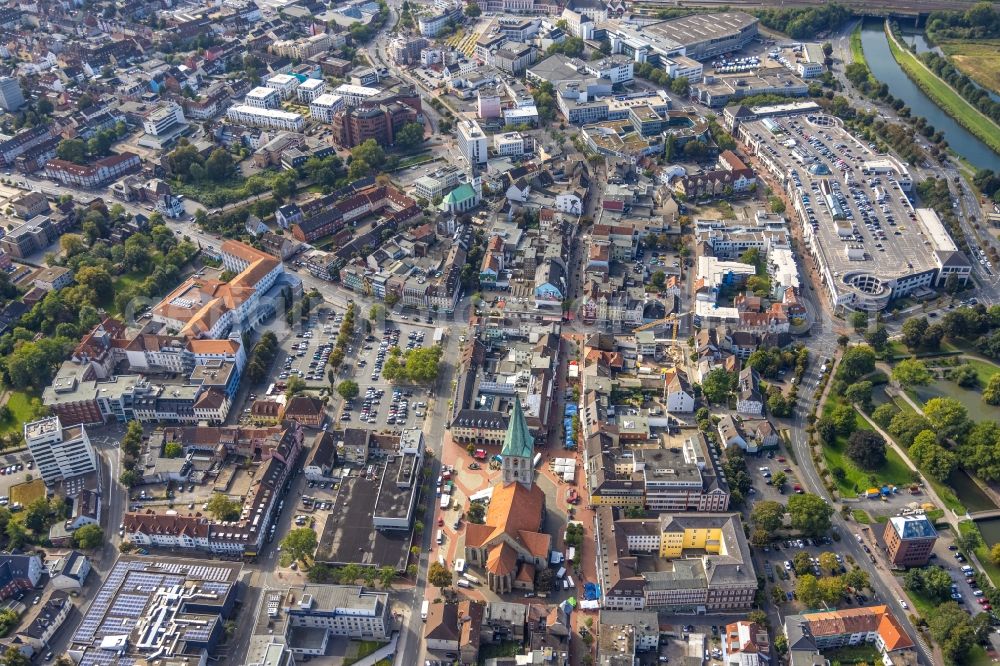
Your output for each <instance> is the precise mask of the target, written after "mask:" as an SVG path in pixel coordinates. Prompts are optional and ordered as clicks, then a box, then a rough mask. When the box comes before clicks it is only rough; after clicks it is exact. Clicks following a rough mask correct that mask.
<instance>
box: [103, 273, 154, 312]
mask: <svg viewBox="0 0 1000 666" xmlns="http://www.w3.org/2000/svg"><path fill="white" fill-rule="evenodd" d="M146 277H147V275H146V274H144V273H137V272H135V271H132V272H130V273H122V274H121V275H116V276H114V277H113V278H111V286H112V289H111V294H110V295H109V296H108V298H106V299H104V301H103V302H102V303H101V307H103V308H104V309H105V310H107V311H108V314H111V315H120V314H121V313H120V312H118V310H117V309H116V308H115V294H117V293H118V292H120V291H124V290H126V289H131V288H132V287H135V286H136V285H138V284H141V283H142V281H143V280H145V279H146Z"/></svg>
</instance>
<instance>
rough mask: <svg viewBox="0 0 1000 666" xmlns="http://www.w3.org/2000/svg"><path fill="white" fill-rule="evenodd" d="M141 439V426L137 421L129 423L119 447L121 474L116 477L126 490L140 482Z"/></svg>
mask: <svg viewBox="0 0 1000 666" xmlns="http://www.w3.org/2000/svg"><path fill="white" fill-rule="evenodd" d="M142 437H143V434H142V424H141V423H139V422H138V421H129V422H128V425H127V426H126V427H125V435H124V436H123V437H122V441H121V445H120V446H121V452H122V459H121V460H122V472H121V475H120V476H119V477H118V480H119V481H120V482H121V484H122V485H123V486H125V487H126V488H131V487H132V486H134V485H136V484H137V483H139V481H141V480H142V465H141V464H140V456H141V455H142Z"/></svg>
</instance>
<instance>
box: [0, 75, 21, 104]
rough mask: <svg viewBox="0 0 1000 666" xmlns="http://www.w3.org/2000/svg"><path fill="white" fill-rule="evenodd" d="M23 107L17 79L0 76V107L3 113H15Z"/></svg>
mask: <svg viewBox="0 0 1000 666" xmlns="http://www.w3.org/2000/svg"><path fill="white" fill-rule="evenodd" d="M22 106H24V93H23V92H21V84H20V83H18V81H17V79H14V78H11V77H9V76H0V107H3V109H4V111H17V110H18V109H20V108H21V107H22Z"/></svg>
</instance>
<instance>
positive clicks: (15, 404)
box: [0, 391, 39, 435]
mask: <svg viewBox="0 0 1000 666" xmlns="http://www.w3.org/2000/svg"><path fill="white" fill-rule="evenodd" d="M33 397H34V396H32V395H31V394H30V393H25V392H24V391H11V392H10V397H9V398H8V399H7V407H9V408H10V417H9V418H6V419H3V420H2V421H0V435H6V434H7V433H8V432H13V431H15V430H22V429H23V426H24V424H25V422H26V421H34V420H35V419H36V418H38V415H39V409H38V408H37V407H35V406H34V405H32V404H31V399H32V398H33Z"/></svg>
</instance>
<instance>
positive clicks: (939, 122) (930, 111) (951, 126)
mask: <svg viewBox="0 0 1000 666" xmlns="http://www.w3.org/2000/svg"><path fill="white" fill-rule="evenodd" d="M861 45H862V46H863V47H864V50H865V60H866V61H867V62H868V67H869V68H870V69H871V71H872V74H873V75H874V76H875V78H876V79H878V80H879V81H881V82H882V83H885V84H886V85H888V86H889V92H891V93H892V94H893V96H895V97H896V98H898V99H901V100H903V102H904V103H905V104H906V105H907V106H908V107H910V111H911V112H912V113H913V115H915V116H923V117H924V118H926V119H927V122H928V123H930V124H931V125H933V126H934V129H937V130H941V131H942V132H943V133H944V136H945V140H947V141H948V145H949V146H951V148H952V149H953V150H954V151H955V152H956V153H958V154H959V155H961V156H962V157H963V158H964V159H965V160H967V161H968V162H969V163H970V164H972V165H973V166H975V167H978V168H980V169H990V168H995V166H996V164H997V160H998V159H1000V156H998V155H997V154H996V153H994V152H993V151H992V150H990V148H989V146H987V145H986V144H985V143H983V142H982V141H980V140H979V139H977V138H976V137H975V136H973V135H972V133H970V132H969V131H968V130H966V129H965V128H964V127H962V126H961V125H959V124H958V123H957V122H955V121H954V120H953V119H952V118H951V116H949V115H948V114H946V113H945V112H944V111H942V110H941V109H940V108H938V105H937V104H935V103H934V101H933V100H932V99H930V98H929V97H927V95H925V94H924V92H923V91H922V90H921V89H920V88H918V87H917V85H916V84H915V83H913V82H912V81H910V79H909V77H907V76H906V72H904V71H903V70H902V68H900V66H899V63H897V62H896V59H895V58H893V57H892V52H891V51H890V50H889V41H888V38H887V37H886V36H885V32H883V31H882V21H881V20H879V19H873V20H866V21H865V22H864V25H863V26H862V29H861Z"/></svg>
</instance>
